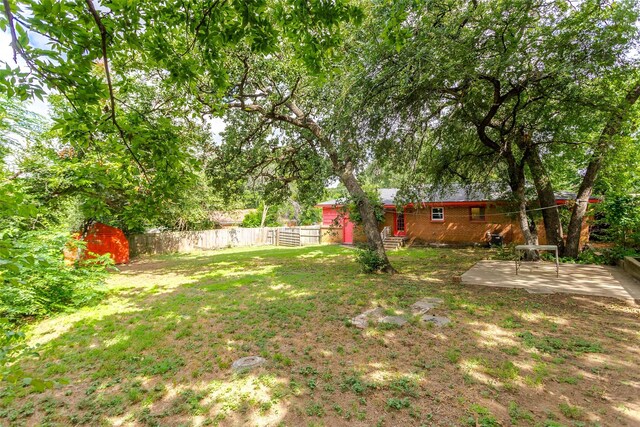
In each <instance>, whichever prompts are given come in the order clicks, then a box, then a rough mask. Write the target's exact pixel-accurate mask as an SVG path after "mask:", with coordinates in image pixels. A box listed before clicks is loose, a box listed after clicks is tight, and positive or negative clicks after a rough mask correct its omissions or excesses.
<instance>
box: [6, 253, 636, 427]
mask: <svg viewBox="0 0 640 427" xmlns="http://www.w3.org/2000/svg"><path fill="white" fill-rule="evenodd" d="M489 256H492V253H490V252H488V251H486V250H479V249H478V250H470V249H403V250H399V251H394V252H393V253H392V254H391V259H392V261H393V263H394V264H395V265H396V267H397V268H398V269H399V270H400V271H401V274H397V275H394V276H386V275H365V274H363V273H361V272H360V270H359V268H358V266H357V265H356V264H355V263H354V253H353V251H351V250H350V249H346V248H342V247H337V246H323V247H306V248H295V249H283V248H246V249H232V250H225V251H218V252H201V253H196V254H189V255H165V256H156V257H149V258H144V259H141V260H138V261H136V262H134V263H133V264H131V265H129V266H126V267H123V268H122V269H121V271H120V272H119V273H115V274H113V275H112V276H111V277H110V279H109V296H108V298H107V299H106V300H105V301H104V302H103V303H102V304H101V305H99V306H95V307H89V308H84V309H82V310H79V311H77V312H75V313H70V314H65V315H59V316H56V317H53V318H50V319H47V320H44V321H41V322H39V323H37V324H34V325H32V327H31V330H30V331H29V338H30V340H31V342H32V343H33V344H39V345H40V347H39V353H40V357H39V358H25V359H24V360H22V361H21V364H22V365H23V367H24V368H25V369H27V370H29V371H34V372H35V373H37V374H38V375H39V376H44V377H47V378H50V379H54V380H58V381H59V382H60V384H61V385H60V386H59V387H57V388H55V389H53V390H48V391H45V392H43V393H34V392H32V391H31V390H30V389H28V388H19V387H4V388H2V389H0V425H18V426H19V425H49V426H54V425H60V426H67V425H100V426H102V425H107V426H108V425H123V426H155V425H163V426H165V425H167V426H173V425H176V426H178V425H184V426H187V425H198V426H199V425H203V426H204V425H224V426H227V425H229V426H235V425H291V426H298V425H326V426H333V425H366V426H370V425H385V426H394V425H416V426H418V425H442V426H450V425H469V426H478V425H479V426H497V425H510V424H514V425H516V424H517V425H531V426H535V425H540V426H543V425H548V426H553V425H557V426H559V425H566V426H573V425H576V426H577V425H584V426H596V425H635V424H638V423H640V413H639V412H638V411H639V408H640V405H639V403H638V400H637V387H638V378H640V365H638V363H637V362H636V361H637V360H639V359H640V345H639V344H640V342H639V341H640V335H639V332H638V331H639V330H640V320H639V319H640V316H639V314H640V312H639V310H638V309H637V308H636V307H631V306H627V305H625V304H624V303H621V302H618V301H614V300H609V299H604V298H589V297H585V296H579V297H578V296H567V295H530V294H527V293H525V292H524V291H521V290H507V289H492V288H483V287H477V286H473V287H466V286H464V285H462V284H460V283H459V280H457V278H458V277H459V276H460V275H461V274H462V273H463V272H464V271H465V270H466V269H468V268H469V267H471V266H472V265H473V263H474V262H475V261H477V260H479V259H482V258H487V257H489ZM424 297H440V298H443V299H444V301H445V304H443V305H442V306H441V307H438V308H437V309H434V310H432V311H433V313H434V314H436V315H444V316H447V317H449V318H451V319H452V323H451V324H450V325H449V326H447V327H444V328H437V327H433V326H432V325H425V324H423V323H421V322H420V321H416V320H415V319H412V320H413V321H411V322H410V323H408V324H407V325H405V326H403V327H401V328H396V327H389V328H387V327H376V326H372V327H370V328H368V329H366V330H364V331H362V330H359V329H356V328H353V327H351V326H349V325H348V322H347V320H348V319H349V318H351V317H353V316H355V315H357V314H359V313H361V312H363V311H364V310H367V309H369V308H372V307H375V306H382V307H383V308H384V309H385V313H388V314H402V313H405V314H406V313H409V312H410V305H411V304H413V303H414V302H415V301H417V300H418V299H420V298H424ZM250 355H258V356H262V357H264V358H266V359H267V363H266V364H265V365H264V366H262V367H260V368H258V369H256V370H253V371H248V372H237V373H236V372H233V371H232V370H231V364H232V363H233V361H234V360H236V359H238V358H241V357H245V356H250ZM61 380H67V382H66V383H65V382H64V381H61ZM568 401H570V402H574V403H575V404H574V405H572V404H569V403H567V402H568ZM578 405H579V406H578Z"/></svg>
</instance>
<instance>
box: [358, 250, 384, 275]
mask: <svg viewBox="0 0 640 427" xmlns="http://www.w3.org/2000/svg"><path fill="white" fill-rule="evenodd" d="M356 259H357V260H358V262H359V263H360V266H361V267H362V271H363V272H365V273H377V272H379V271H381V270H382V269H383V268H384V266H385V262H384V259H383V258H382V257H381V256H380V255H378V253H377V252H376V251H375V250H373V249H371V248H369V247H368V246H362V247H359V248H357V249H356Z"/></svg>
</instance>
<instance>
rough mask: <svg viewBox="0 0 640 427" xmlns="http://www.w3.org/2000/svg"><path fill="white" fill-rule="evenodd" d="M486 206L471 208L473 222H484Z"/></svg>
mask: <svg viewBox="0 0 640 427" xmlns="http://www.w3.org/2000/svg"><path fill="white" fill-rule="evenodd" d="M484 210H485V208H484V206H481V207H477V208H471V221H484V220H485V216H484Z"/></svg>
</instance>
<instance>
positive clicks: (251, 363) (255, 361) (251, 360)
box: [231, 356, 266, 371]
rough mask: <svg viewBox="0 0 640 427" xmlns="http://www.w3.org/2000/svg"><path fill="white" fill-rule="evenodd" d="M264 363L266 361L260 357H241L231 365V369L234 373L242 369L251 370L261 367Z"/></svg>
mask: <svg viewBox="0 0 640 427" xmlns="http://www.w3.org/2000/svg"><path fill="white" fill-rule="evenodd" d="M265 362H266V359H264V358H262V357H260V356H249V357H243V358H242V359H238V360H236V361H235V362H233V364H232V365H231V368H232V369H233V370H235V371H240V370H243V369H251V368H255V367H257V366H260V365H263V364H264V363H265Z"/></svg>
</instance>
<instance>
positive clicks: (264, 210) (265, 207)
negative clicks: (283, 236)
mask: <svg viewBox="0 0 640 427" xmlns="http://www.w3.org/2000/svg"><path fill="white" fill-rule="evenodd" d="M267 212H269V205H267V204H264V205H262V219H261V220H260V228H262V227H264V223H265V222H266V221H267Z"/></svg>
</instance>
